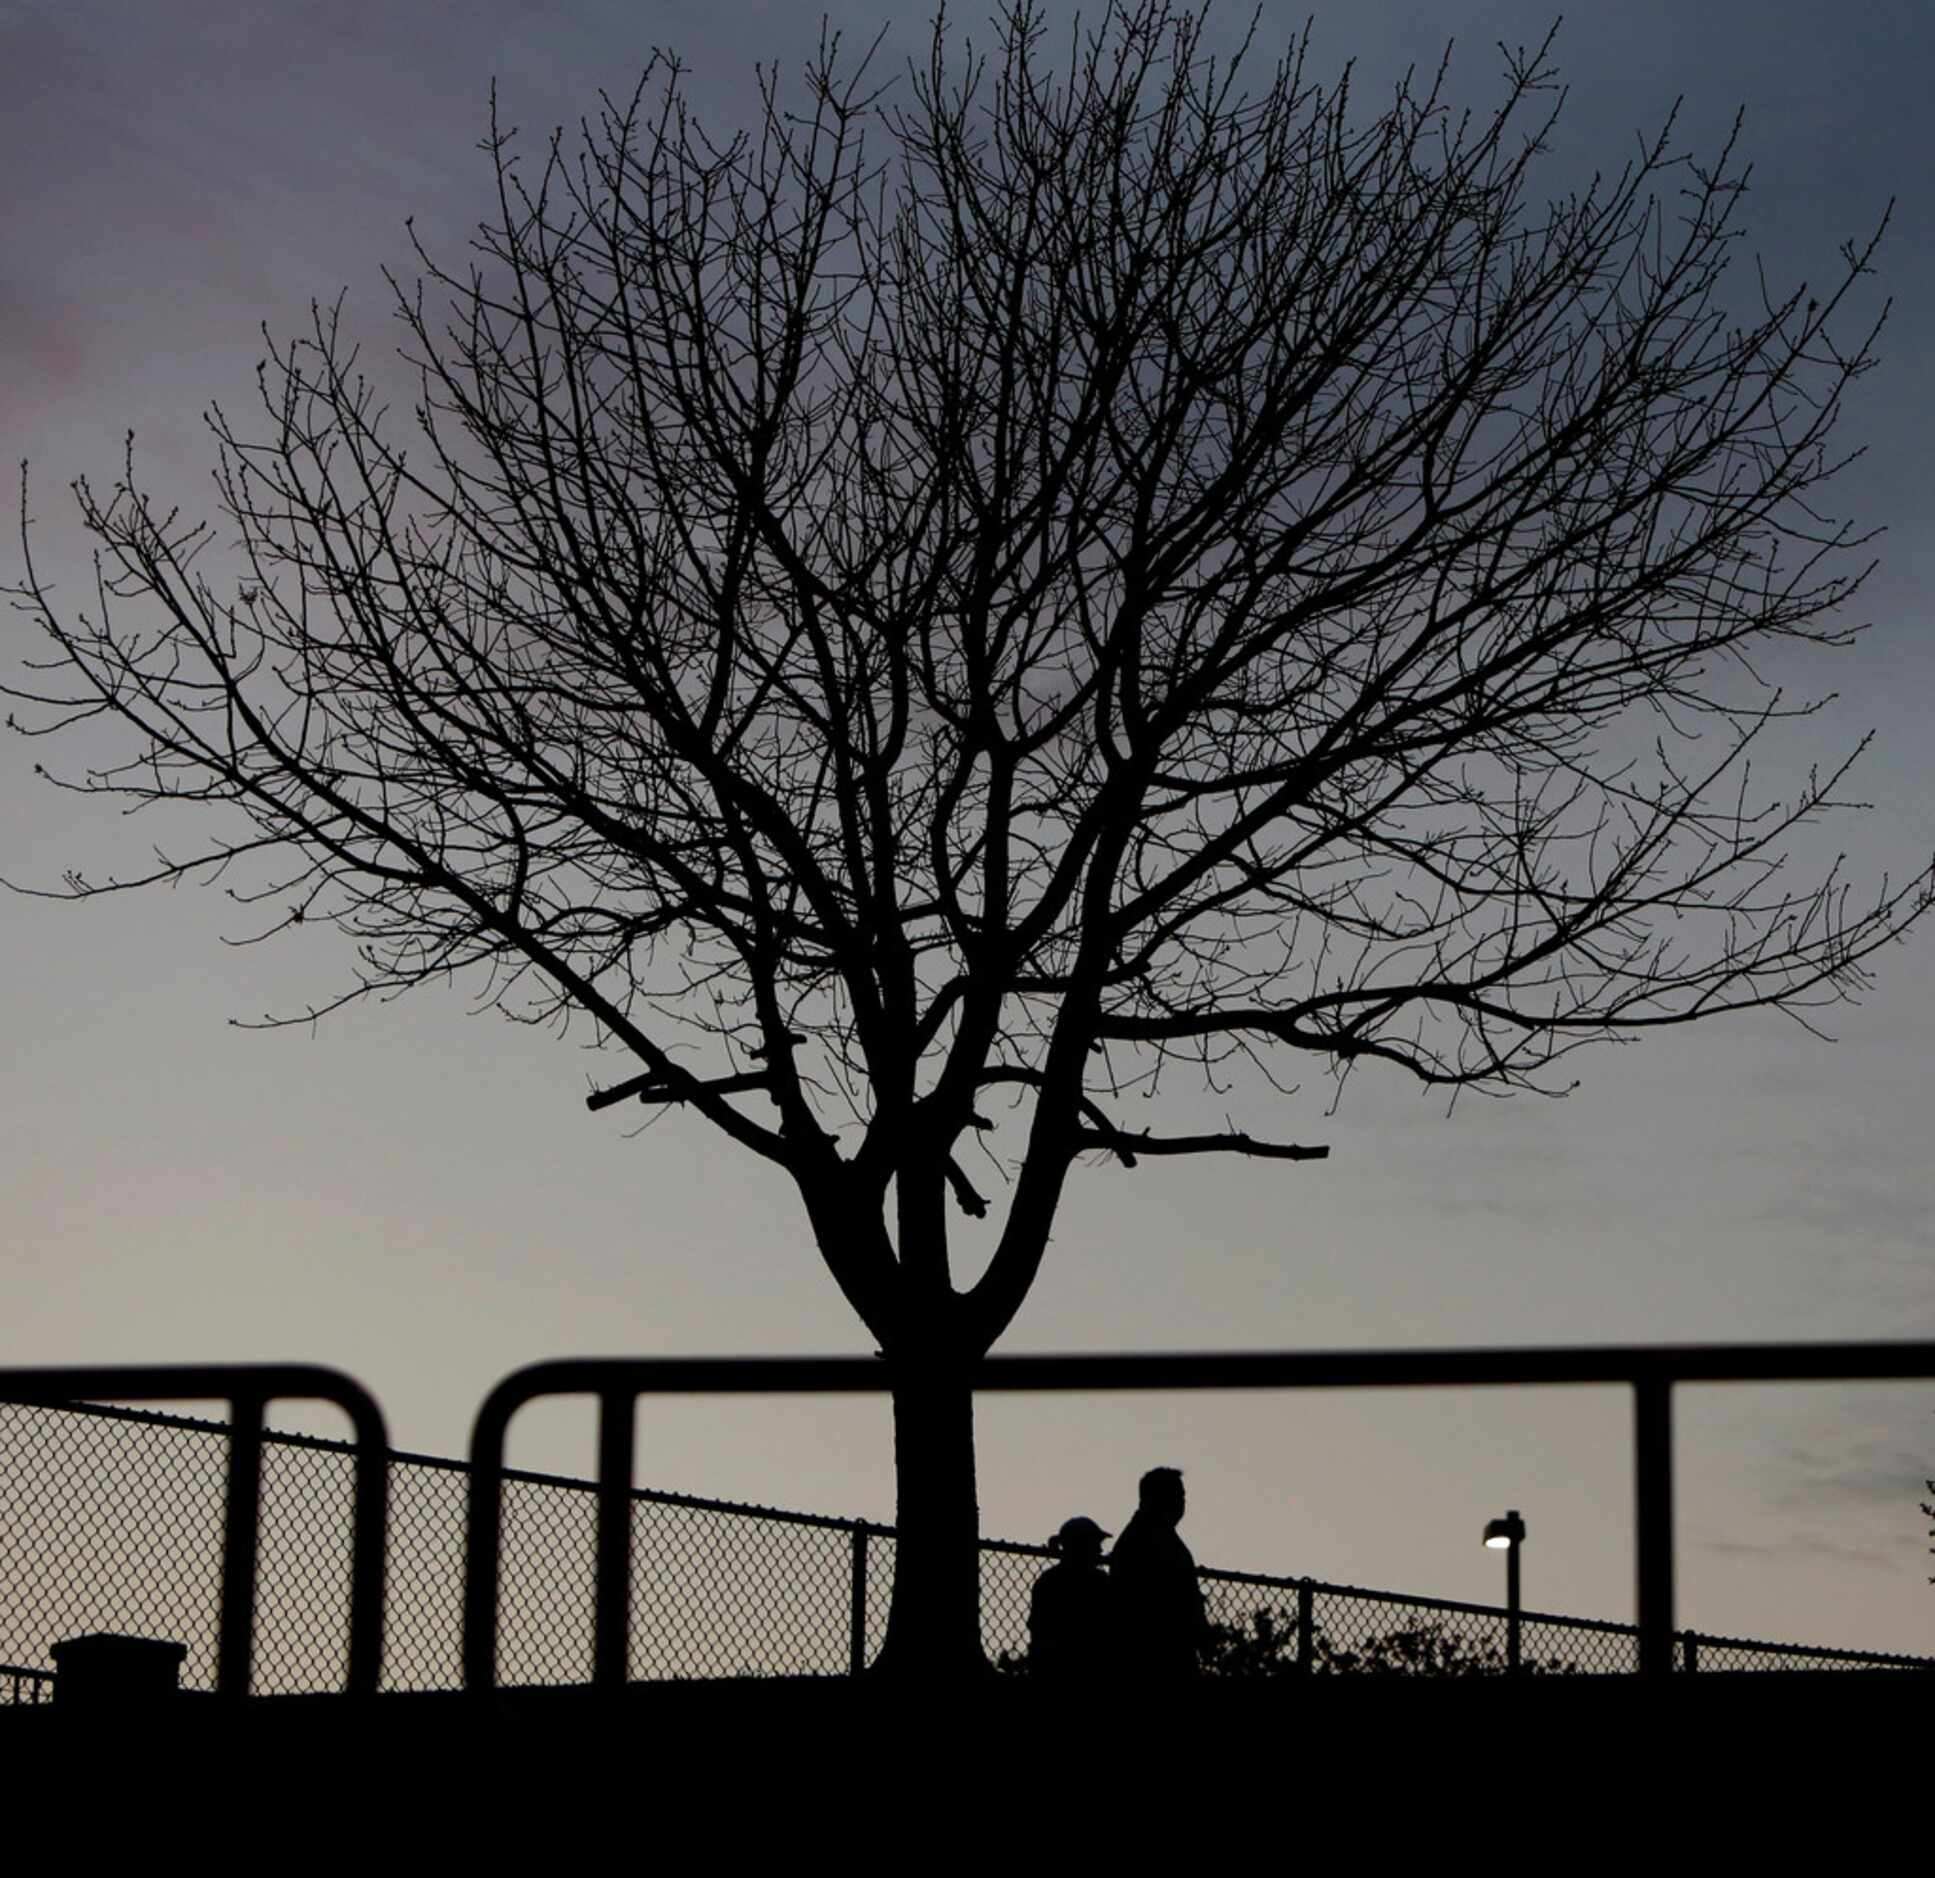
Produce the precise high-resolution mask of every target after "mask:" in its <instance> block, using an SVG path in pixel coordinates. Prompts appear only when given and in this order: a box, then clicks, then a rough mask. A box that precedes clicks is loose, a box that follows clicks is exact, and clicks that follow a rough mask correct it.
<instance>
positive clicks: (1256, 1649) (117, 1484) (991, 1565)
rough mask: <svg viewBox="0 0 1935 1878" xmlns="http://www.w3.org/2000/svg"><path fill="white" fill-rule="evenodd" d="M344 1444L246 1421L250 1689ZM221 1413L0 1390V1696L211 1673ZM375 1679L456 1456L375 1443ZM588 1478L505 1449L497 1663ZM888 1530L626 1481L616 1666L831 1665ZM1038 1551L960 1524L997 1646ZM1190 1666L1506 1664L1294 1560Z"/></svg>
mask: <svg viewBox="0 0 1935 1878" xmlns="http://www.w3.org/2000/svg"><path fill="white" fill-rule="evenodd" d="M353 1452H354V1451H353V1449H351V1448H350V1447H349V1446H348V1445H347V1444H346V1443H342V1442H335V1441H325V1440H320V1439H317V1438H314V1437H310V1436H302V1435H285V1434H270V1435H268V1436H266V1437H265V1438H264V1442H263V1450H262V1548H261V1565H260V1580H259V1592H258V1599H257V1609H256V1621H255V1664H254V1673H253V1678H252V1687H253V1688H255V1689H256V1690H257V1691H260V1692H281V1691H296V1690H311V1689H329V1688H335V1687H340V1686H341V1682H342V1677H343V1666H344V1660H345V1652H346V1648H347V1639H348V1628H349V1558H350V1554H349V1532H350V1512H351V1500H352V1488H353V1481H354V1471H355V1469H354V1459H353ZM227 1461H228V1437H227V1429H226V1427H225V1426H224V1425H223V1424H222V1423H219V1422H207V1421H198V1420H192V1419H190V1418H187V1417H184V1416H178V1415H162V1414H153V1413H148V1412H145V1411H137V1410H131V1409H113V1408H100V1407H88V1408H46V1407H30V1406H25V1405H21V1404H15V1403H0V1703H18V1702H31V1701H36V1700H40V1699H43V1698H44V1696H45V1695H46V1693H47V1689H48V1666H49V1665H50V1663H51V1657H50V1655H49V1651H50V1648H51V1646H52V1645H53V1644H54V1643H55V1642H57V1641H59V1640H61V1639H62V1638H66V1637H73V1636H79V1635H83V1634H86V1633H88V1632H93V1631H119V1632H123V1633H128V1634H135V1635H143V1636H153V1637H166V1638H170V1639H172V1640H175V1641H177V1642H181V1643H185V1644H186V1645H187V1646H188V1654H187V1658H186V1661H185V1663H184V1665H183V1671H182V1674H183V1680H184V1682H185V1683H186V1684H187V1685H188V1686H189V1687H193V1688H207V1687H209V1686H211V1684H212V1681H213V1676H214V1667H215V1650H216V1626H217V1615H218V1610H219V1605H220V1599H221V1555H222V1502H223V1494H224V1490H225V1483H226V1472H227ZM389 1486H390V1521H389V1551H388V1591H387V1607H386V1632H385V1641H384V1664H383V1685H384V1686H385V1687H386V1688H391V1689H441V1688H454V1687H456V1686H457V1685H458V1683H459V1682H460V1681H461V1632H462V1611H463V1554H464V1528H465V1509H466V1499H467V1495H468V1490H469V1470H468V1468H467V1467H466V1466H465V1464H464V1463H462V1462H458V1461H450V1460H439V1459H436V1458H434V1457H431V1456H427V1455H411V1454H398V1455H394V1456H393V1457H392V1458H391V1461H390V1470H389ZM597 1507H598V1501H597V1490H596V1488H595V1486H594V1485H593V1483H591V1482H589V1481H583V1480H572V1479H566V1478H562V1477H559V1476H555V1475H547V1474H537V1473H529V1472H524V1471H519V1470H507V1471H506V1478H505V1488H504V1526H503V1574H502V1590H501V1612H502V1616H501V1622H500V1630H499V1642H498V1663H499V1679H500V1681H502V1682H504V1683H509V1684H519V1683H524V1684H536V1683H570V1682H582V1681H586V1680H588V1679H589V1677H590V1674H591V1651H592V1625H593V1599H594V1570H593V1568H594V1559H595V1556H596V1543H595V1541H596V1530H597ZM893 1548H894V1538H893V1533H892V1531H891V1529H888V1528H883V1527H880V1526H875V1525H871V1524H869V1523H867V1522H865V1521H859V1520H843V1519H833V1518H828V1517H825V1516H823V1515H817V1514H810V1513H791V1512H783V1511H780V1510H777V1509H774V1508H770V1507H759V1506H745V1505H736V1504H733V1503H730V1502H726V1501H716V1500H703V1499H698V1498H695V1497H692V1496H689V1495H684V1494H670V1493H654V1492H649V1491H639V1492H637V1493H635V1494H634V1495H633V1500H632V1626H631V1647H630V1668H631V1674H632V1676H633V1677H634V1678H636V1679H642V1680H651V1679H663V1678H672V1677H716V1676H742V1675H768V1676H772V1675H800V1674H819V1675H841V1674H846V1673H850V1672H851V1671H853V1670H855V1669H857V1668H860V1667H863V1666H864V1665H865V1664H866V1663H867V1662H868V1661H870V1660H871V1659H872V1657H873V1656H874V1654H875V1653H876V1652H877V1651H878V1649H879V1647H880V1644H881V1642H882V1640H883V1638H884V1635H885V1631H886V1621H887V1607H888V1601H889V1597H890V1595H891V1592H892V1588H893ZM1048 1557H1049V1553H1048V1552H1047V1550H1046V1548H1044V1547H1040V1546H1029V1545H1018V1544H1014V1543H1012V1542H1009V1541H1003V1540H988V1541H985V1542H984V1544H983V1547H982V1554H981V1622H982V1636H983V1641H984V1644H985V1646H986V1648H987V1651H988V1654H989V1657H990V1658H991V1659H992V1660H993V1661H995V1662H996V1663H997V1664H1001V1665H1003V1666H1005V1667H1008V1668H1017V1667H1019V1666H1020V1665H1021V1664H1022V1662H1023V1661H1024V1660H1025V1657H1026V1653H1027V1643H1028V1605H1029V1597H1030V1593H1031V1591H1032V1589H1033V1586H1034V1581H1035V1579H1036V1577H1037V1576H1038V1575H1039V1574H1040V1572H1041V1570H1042V1569H1043V1565H1044V1563H1045V1561H1046V1560H1047V1559H1048ZM1202 1588H1203V1595H1204V1604H1205V1608H1206V1611H1207V1614H1208V1616H1209V1619H1210V1621H1211V1624H1212V1625H1213V1626H1214V1632H1213V1634H1214V1639H1215V1642H1214V1647H1213V1649H1212V1651H1211V1654H1210V1658H1209V1667H1210V1669H1211V1671H1212V1672H1213V1673H1215V1674H1219V1675H1223V1676H1229V1677H1243V1678H1251V1677H1268V1676H1280V1675H1296V1674H1318V1675H1339V1674H1387V1675H1411V1676H1417V1675H1430V1676H1452V1675H1489V1674H1498V1673H1502V1672H1503V1671H1504V1669H1505V1667H1506V1665H1507V1661H1508V1654H1509V1642H1510V1625H1511V1621H1512V1620H1511V1618H1510V1616H1509V1614H1508V1613H1507V1612H1506V1611H1504V1610H1501V1609H1498V1608H1496V1607H1492V1606H1487V1605H1476V1604H1459V1603H1453V1602H1449V1601H1446V1600H1443V1599H1432V1598H1417V1597H1407V1596H1400V1595H1397V1594H1395V1593H1388V1592H1379V1591H1367V1590H1363V1589H1361V1588H1358V1587H1354V1586H1347V1585H1330V1584H1320V1583H1317V1582H1315V1581H1313V1580H1309V1579H1289V1578H1272V1577H1266V1576H1262V1575H1259V1574H1254V1573H1244V1572H1223V1571H1205V1572H1203V1574H1202ZM1518 1621H1519V1645H1520V1660H1521V1665H1522V1667H1523V1668H1524V1669H1525V1670H1527V1671H1529V1672H1531V1673H1534V1674H1554V1673H1588V1674H1606V1673H1615V1674H1616V1673H1626V1672H1630V1671H1632V1670H1634V1669H1636V1668H1637V1666H1638V1638H1637V1632H1636V1631H1635V1630H1634V1628H1633V1627H1632V1626H1630V1625H1625V1624H1611V1623H1602V1622H1597V1621H1594V1620H1592V1619H1584V1618H1567V1617H1557V1616H1552V1615H1550V1614H1547V1613H1539V1612H1526V1613H1523V1614H1522V1615H1521V1617H1520V1618H1519V1620H1518ZM1678 1666H1679V1667H1680V1668H1681V1669H1685V1670H1692V1669H1700V1670H1716V1669H1764V1668H1810V1669H1823V1668H1826V1669H1841V1668H1846V1669H1856V1668H1915V1669H1928V1668H1935V1663H1929V1662H1926V1661H1922V1660H1919V1659H1914V1658H1907V1657H1888V1656H1878V1655H1872V1654H1864V1653H1860V1652H1852V1651H1835V1650H1814V1649H1807V1648H1803V1647H1800V1646H1796V1645H1788V1644H1774V1643H1755V1642H1744V1641H1740V1640H1737V1639H1719V1638H1709V1637H1704V1636H1701V1637H1695V1636H1693V1635H1691V1634H1690V1633H1683V1634H1682V1635H1681V1637H1680V1639H1679V1643H1678Z"/></svg>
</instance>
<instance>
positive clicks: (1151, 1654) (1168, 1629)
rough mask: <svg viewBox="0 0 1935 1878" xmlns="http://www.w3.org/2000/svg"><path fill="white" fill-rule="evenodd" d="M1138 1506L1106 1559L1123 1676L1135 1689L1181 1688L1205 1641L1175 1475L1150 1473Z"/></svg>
mask: <svg viewBox="0 0 1935 1878" xmlns="http://www.w3.org/2000/svg"><path fill="white" fill-rule="evenodd" d="M1139 1498H1140V1503H1139V1504H1138V1505H1137V1507H1136V1510H1135V1512H1134V1514H1133V1516H1132V1517H1131V1518H1130V1520H1129V1523H1128V1524H1127V1525H1126V1526H1124V1527H1123V1528H1122V1536H1121V1538H1119V1539H1118V1540H1116V1542H1115V1550H1114V1551H1113V1552H1111V1553H1110V1554H1109V1579H1110V1582H1111V1583H1112V1584H1113V1585H1114V1587H1115V1600H1116V1614H1117V1618H1118V1621H1119V1623H1120V1626H1121V1628H1120V1632H1119V1635H1120V1640H1121V1648H1122V1668H1123V1670H1124V1671H1125V1672H1126V1673H1127V1674H1128V1676H1129V1677H1130V1678H1131V1679H1132V1680H1134V1681H1137V1682H1159V1683H1174V1682H1181V1681H1185V1680H1187V1679H1188V1678H1189V1677H1191V1676H1194V1675H1195V1674H1196V1673H1197V1670H1198V1667H1199V1666H1200V1663H1201V1660H1202V1653H1203V1651H1204V1649H1205V1648H1206V1647H1207V1645H1208V1643H1209V1635H1210V1633H1209V1622H1208V1618H1207V1617H1206V1615H1205V1613H1204V1610H1203V1588H1202V1585H1201V1583H1200V1581H1199V1580H1198V1578H1197V1576H1196V1560H1195V1558H1194V1556H1193V1555H1192V1554H1191V1552H1190V1550H1189V1547H1188V1546H1187V1545H1186V1544H1184V1542H1183V1537H1182V1534H1181V1533H1179V1532H1178V1531H1177V1530H1176V1528H1177V1526H1178V1525H1180V1524H1181V1522H1182V1516H1183V1507H1184V1498H1183V1478H1182V1475H1181V1474H1180V1473H1178V1472H1177V1470H1176V1469H1175V1468H1173V1467H1152V1468H1150V1470H1149V1471H1148V1472H1147V1473H1146V1474H1144V1475H1143V1476H1142V1481H1141V1488H1140V1496H1139Z"/></svg>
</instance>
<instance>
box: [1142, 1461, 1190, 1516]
mask: <svg viewBox="0 0 1935 1878" xmlns="http://www.w3.org/2000/svg"><path fill="white" fill-rule="evenodd" d="M1141 1504H1142V1510H1143V1512H1145V1513H1147V1514H1148V1515H1149V1517H1150V1518H1151V1519H1159V1520H1161V1521H1163V1522H1164V1524H1165V1525H1170V1526H1174V1525H1176V1524H1177V1523H1178V1522H1179V1521H1180V1520H1181V1519H1182V1516H1183V1478H1182V1473H1181V1470H1180V1469H1178V1468H1174V1467H1152V1468H1150V1469H1149V1471H1148V1472H1147V1473H1146V1474H1144V1475H1143V1476H1142V1492H1141Z"/></svg>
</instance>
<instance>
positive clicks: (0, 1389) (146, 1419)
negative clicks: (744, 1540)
mask: <svg viewBox="0 0 1935 1878" xmlns="http://www.w3.org/2000/svg"><path fill="white" fill-rule="evenodd" d="M14 1401H15V1398H14V1397H13V1395H12V1394H11V1393H10V1392H9V1384H8V1381H7V1373H6V1372H4V1371H0V1407H6V1406H8V1405H9V1404H12V1403H14ZM18 1406H20V1407H22V1408H47V1409H55V1410H58V1411H60V1412H61V1413H63V1414H68V1415H88V1416H94V1417H97V1418H99V1419H100V1420H103V1421H117V1422H136V1423H140V1424H142V1425H144V1426H146V1427H150V1428H178V1429H181V1430H182V1431H183V1432H185V1433H189V1434H202V1435H220V1436H228V1435H230V1434H232V1433H233V1432H234V1429H233V1426H232V1424H230V1423H228V1422H221V1421H209V1420H208V1419H206V1418H205V1417H203V1416H199V1415H176V1414H171V1413H168V1412H166V1411H162V1410H156V1409H133V1408H123V1407H121V1406H120V1405H119V1404H117V1403H110V1402H49V1401H46V1400H44V1399H42V1398H39V1397H26V1398H22V1399H21V1400H20V1401H19V1403H18ZM262 1444H263V1446H264V1447H276V1448H301V1449H304V1450H306V1451H308V1452H311V1453H321V1454H343V1455H348V1456H350V1457H352V1458H354V1456H355V1455H356V1454H357V1453H358V1452H359V1448H358V1445H357V1443H356V1442H354V1441H341V1440H338V1439H336V1438H335V1437H334V1436H332V1435H302V1434H294V1433H291V1432H290V1431H288V1430H286V1429H279V1428H265V1429H263V1431H262ZM383 1455H384V1458H385V1459H386V1460H388V1461H390V1462H391V1463H392V1464H393V1465H396V1466H402V1467H427V1468H432V1469H434V1470H435V1471H437V1472H439V1473H445V1474H468V1473H469V1472H470V1470H471V1463H470V1462H469V1461H467V1460H463V1459H459V1458H457V1457H455V1456H453V1455H449V1454H418V1453H415V1452H413V1451H412V1450H410V1449H409V1448H389V1447H386V1448H385V1449H384V1450H383ZM498 1472H499V1475H500V1477H501V1478H502V1479H504V1480H506V1481H510V1482H513V1483H517V1482H521V1483H522V1484H524V1485H526V1486H533V1487H564V1488H569V1489H570V1490H571V1491H573V1492H577V1493H596V1492H597V1491H598V1483H597V1482H596V1481H595V1480H586V1479H584V1478H583V1477H582V1476H579V1475H574V1474H549V1473H545V1472H542V1471H541V1470H539V1469H536V1468H529V1467H504V1468H500V1469H499V1470H498ZM631 1497H632V1499H633V1500H634V1501H637V1502H639V1503H641V1504H645V1505H650V1506H676V1507H681V1508H684V1509H686V1510H688V1511H691V1512H695V1513H736V1514H740V1515H743V1516H745V1517H747V1518H755V1519H770V1520H776V1521H779V1522H781V1523H782V1524H785V1525H789V1526H824V1527H829V1528H837V1529H838V1530H839V1531H841V1532H851V1531H852V1530H853V1528H854V1527H855V1526H865V1527H866V1528H867V1530H868V1531H869V1532H873V1533H885V1534H887V1535H888V1536H889V1537H891V1536H892V1534H893V1528H892V1527H891V1526H883V1525H882V1524H880V1522H879V1521H877V1520H869V1519H858V1518H854V1517H850V1516H847V1515H843V1514H838V1513H801V1512H796V1511H794V1510H793V1509H791V1508H789V1507H783V1506H767V1505H765V1504H763V1503H762V1502H760V1501H758V1500H720V1499H714V1498H708V1497H707V1496H706V1495H704V1494H697V1493H675V1492H673V1491H672V1490H671V1489H669V1488H665V1487H634V1488H633V1489H632V1493H631ZM987 1543H988V1544H990V1545H997V1544H1000V1543H1002V1542H1001V1541H998V1540H989V1541H987Z"/></svg>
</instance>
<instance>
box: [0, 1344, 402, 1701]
mask: <svg viewBox="0 0 1935 1878" xmlns="http://www.w3.org/2000/svg"><path fill="white" fill-rule="evenodd" d="M89 1398H105V1399H107V1400H109V1401H122V1402H144V1401H145V1402H181V1401H225V1402H227V1403H228V1405H229V1423H228V1429H229V1436H230V1447H229V1463H228V1482H227V1490H226V1493H225V1496H224V1503H223V1504H224V1511H223V1520H222V1601H221V1619H220V1631H219V1635H218V1639H217V1643H216V1655H215V1691H216V1693H217V1694H218V1695H222V1696H228V1697H231V1698H236V1697H241V1696H244V1695H246V1694H247V1693H248V1688H249V1672H250V1667H251V1660H252V1657H253V1654H254V1645H255V1596H256V1563H257V1559H258V1556H259V1554H260V1551H261V1538H262V1435H263V1427H262V1422H263V1414H264V1411H265V1410H266V1409H267V1407H268V1405H269V1403H270V1402H274V1401H292V1400H293V1401H319V1402H331V1403H334V1404H335V1405H336V1406H337V1407H338V1408H340V1409H342V1410H343V1411H344V1413H345V1414H347V1415H348V1416H349V1418H350V1422H351V1425H352V1426H353V1427H354V1429H355V1431H356V1440H355V1456H356V1497H355V1506H354V1514H353V1521H354V1524H353V1529H352V1536H351V1552H350V1595H349V1664H348V1672H347V1675H346V1677H345V1685H346V1687H347V1689H348V1690H349V1692H350V1693H352V1694H367V1693H373V1692H374V1691H375V1689H376V1685H377V1679H378V1677H379V1676H380V1675H381V1674H382V1669H383V1574H384V1556H385V1545H386V1542H387V1537H388V1531H387V1529H388V1524H389V1465H388V1457H389V1431H388V1429H387V1428H386V1427H385V1425H384V1421H383V1411H382V1410H381V1409H380V1408H379V1407H378V1406H377V1404H376V1399H375V1397H374V1396H372V1395H371V1394H370V1393H369V1391H368V1390H367V1389H365V1388H364V1387H363V1385H362V1384H361V1383H359V1382H357V1381H356V1379H355V1378H354V1377H352V1376H346V1375H344V1374H343V1372H342V1371H341V1370H336V1369H327V1368H324V1367H323V1366H322V1365H320V1364H315V1363H165V1364H137V1365H128V1366H125V1367H124V1366H116V1365H106V1366H92V1367H87V1368H61V1369H5V1370H0V1401H8V1402H26V1403H34V1404H37V1405H44V1406H48V1407H55V1408H59V1407H65V1406H68V1405H70V1404H73V1403H77V1402H86V1401H87V1400H88V1399H89ZM238 1593H239V1595H238Z"/></svg>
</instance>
